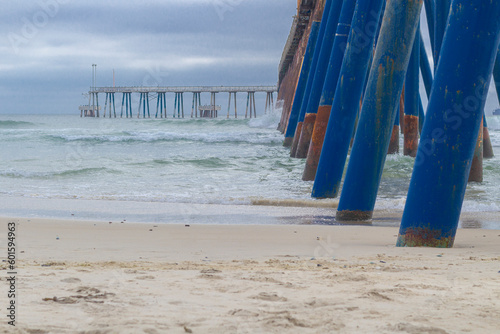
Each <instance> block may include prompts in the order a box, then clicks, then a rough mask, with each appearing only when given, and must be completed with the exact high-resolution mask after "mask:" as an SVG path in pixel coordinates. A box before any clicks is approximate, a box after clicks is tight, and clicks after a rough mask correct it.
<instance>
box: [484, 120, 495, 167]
mask: <svg viewBox="0 0 500 334" xmlns="http://www.w3.org/2000/svg"><path fill="white" fill-rule="evenodd" d="M494 156H495V154H494V153H493V145H491V138H490V132H489V131H488V122H487V121H486V116H483V158H484V159H491V158H493V157H494Z"/></svg>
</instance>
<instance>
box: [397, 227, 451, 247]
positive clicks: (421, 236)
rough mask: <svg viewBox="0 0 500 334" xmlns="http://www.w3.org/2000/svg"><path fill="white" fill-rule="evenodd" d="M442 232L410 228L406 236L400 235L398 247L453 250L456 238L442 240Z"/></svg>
mask: <svg viewBox="0 0 500 334" xmlns="http://www.w3.org/2000/svg"><path fill="white" fill-rule="evenodd" d="M441 235H442V231H441V230H431V229H430V228H423V227H418V228H409V229H407V230H406V233H405V234H399V236H398V242H397V246H398V247H436V248H451V247H453V242H454V241H455V237H447V238H442V237H440V236H441Z"/></svg>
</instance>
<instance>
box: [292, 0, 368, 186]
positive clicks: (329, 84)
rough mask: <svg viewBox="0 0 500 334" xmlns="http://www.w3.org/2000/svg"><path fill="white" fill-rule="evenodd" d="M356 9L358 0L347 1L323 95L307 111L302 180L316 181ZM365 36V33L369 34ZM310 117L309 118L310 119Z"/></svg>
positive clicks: (301, 150)
mask: <svg viewBox="0 0 500 334" xmlns="http://www.w3.org/2000/svg"><path fill="white" fill-rule="evenodd" d="M355 8H356V1H347V2H345V1H344V4H343V5H342V10H341V13H340V16H339V19H338V23H337V27H336V28H335V29H336V34H335V40H334V42H333V46H332V47H331V51H330V55H329V59H328V66H327V68H326V69H325V71H326V73H325V75H324V78H323V84H322V86H321V93H319V92H311V97H310V99H309V105H308V110H307V111H306V117H305V121H304V128H303V129H302V134H301V138H300V140H299V144H298V148H297V154H296V157H297V158H302V157H306V165H305V168H304V173H303V174H302V180H304V181H313V180H314V178H315V176H316V170H317V167H318V163H319V158H320V155H321V149H322V147H323V141H324V139H325V134H326V128H327V126H328V120H329V118H330V111H331V105H332V102H333V99H334V96H335V91H336V88H337V83H338V81H339V74H340V71H341V68H342V63H343V60H344V55H345V52H346V46H347V42H348V38H349V33H350V31H351V24H352V23H353V15H354V10H355ZM357 28H359V27H357ZM364 33H365V34H366V32H364ZM320 61H321V60H320ZM316 93H319V94H316ZM325 105H326V107H325ZM312 108H313V109H312ZM320 112H321V115H320ZM308 117H310V119H309V120H308ZM306 121H307V122H306ZM308 122H312V129H311V130H309V129H308V128H306V125H307V123H308Z"/></svg>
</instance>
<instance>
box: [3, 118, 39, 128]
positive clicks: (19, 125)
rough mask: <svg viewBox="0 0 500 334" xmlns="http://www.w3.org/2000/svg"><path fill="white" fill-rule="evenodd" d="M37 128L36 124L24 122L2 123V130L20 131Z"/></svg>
mask: <svg viewBox="0 0 500 334" xmlns="http://www.w3.org/2000/svg"><path fill="white" fill-rule="evenodd" d="M33 126H35V124H34V123H31V122H24V121H10V120H8V121H0V129H19V128H27V127H33Z"/></svg>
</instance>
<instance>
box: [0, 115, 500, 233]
mask: <svg viewBox="0 0 500 334" xmlns="http://www.w3.org/2000/svg"><path fill="white" fill-rule="evenodd" d="M279 117H280V110H276V111H275V112H274V113H272V114H269V115H264V116H261V117H259V118H257V119H252V120H249V119H225V118H220V119H191V118H186V119H172V118H169V119H154V118H152V119H137V118H133V119H126V118H125V119H121V118H116V119H114V118H113V119H109V118H80V117H79V116H78V115H0V140H1V142H2V149H1V151H0V152H1V153H0V157H1V161H2V165H1V166H0V182H1V187H0V200H1V201H2V203H3V205H1V206H0V216H21V217H35V216H36V217H46V218H68V217H75V218H77V219H124V218H123V217H125V216H126V215H127V216H126V217H128V218H129V219H135V220H137V221H145V222H146V221H154V222H158V223H170V222H179V221H180V222H192V219H194V218H193V217H198V218H196V219H200V221H203V222H207V219H206V216H209V215H210V214H211V217H212V218H210V222H211V223H213V222H216V221H217V219H219V220H223V221H224V222H227V223H276V220H269V219H264V218H262V217H263V216H266V214H264V213H262V214H259V215H256V214H255V212H256V211H255V210H260V209H257V208H255V207H257V206H259V207H260V206H262V205H265V206H270V207H283V206H293V207H306V208H307V207H309V208H314V209H311V210H321V212H320V216H321V217H322V219H320V221H322V222H328V220H329V217H330V215H331V216H334V214H335V207H336V204H337V203H338V200H337V199H327V200H313V199H311V197H310V194H311V189H312V182H303V181H302V180H301V176H302V171H303V168H304V161H303V160H298V159H291V158H290V157H289V151H288V149H286V148H284V147H283V146H282V141H283V136H282V134H281V133H279V132H278V131H276V125H277V123H278V121H279ZM488 124H489V128H490V135H491V139H492V143H493V146H494V151H495V155H496V156H495V158H493V159H490V160H485V163H484V170H485V175H484V182H483V183H480V184H479V183H475V184H470V185H469V187H468V190H467V194H466V198H465V202H464V207H463V211H464V212H469V213H474V212H481V213H488V214H490V215H498V212H499V211H500V187H498V184H499V181H500V117H495V116H494V117H490V118H488ZM413 161H414V160H413V159H412V158H409V157H404V156H402V155H395V156H389V157H388V158H387V161H386V165H385V169H384V174H383V178H382V182H381V185H380V191H379V197H378V200H377V204H376V210H379V211H380V210H382V211H386V212H388V213H389V216H390V213H391V212H399V211H401V210H403V208H404V204H405V199H406V193H407V190H408V184H409V180H410V177H411V171H412V167H413ZM229 207H233V209H230V210H229V211H228V212H230V213H231V212H233V213H234V211H235V208H236V207H237V208H238V209H237V213H239V214H241V213H244V212H246V211H248V210H251V209H250V208H249V207H254V208H253V209H252V210H253V211H252V212H250V211H249V212H248V214H249V215H248V217H246V219H242V218H241V217H239V218H237V219H236V218H235V219H233V220H231V219H229V218H228V217H230V216H231V214H230V213H228V212H226V214H225V216H224V217H225V218H224V219H222V218H221V216H222V213H223V211H225V210H228V208H229ZM194 208H196V209H194ZM269 210H271V209H269ZM269 210H268V211H267V215H271V216H272V215H273V214H272V212H271V211H269ZM280 210H281V211H280V212H281V213H283V210H285V211H286V216H287V217H296V216H301V213H303V212H304V211H297V212H296V211H294V210H297V209H294V208H290V207H289V208H286V209H280ZM314 212H315V211H307V215H314ZM204 213H205V214H204ZM204 216H205V219H204V218H203V217H204ZM302 216H303V215H302ZM302 216H301V217H302ZM120 217H122V218H120ZM172 217H177V220H176V219H173V218H172ZM259 217H260V218H259ZM261 218H262V219H261ZM332 219H333V218H332ZM498 220H500V219H497V221H496V222H495V219H493V222H492V223H490V225H489V227H493V228H500V222H499V221H498ZM279 222H282V221H279ZM289 222H292V223H293V219H291V220H290V221H289ZM497 225H498V226H497Z"/></svg>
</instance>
